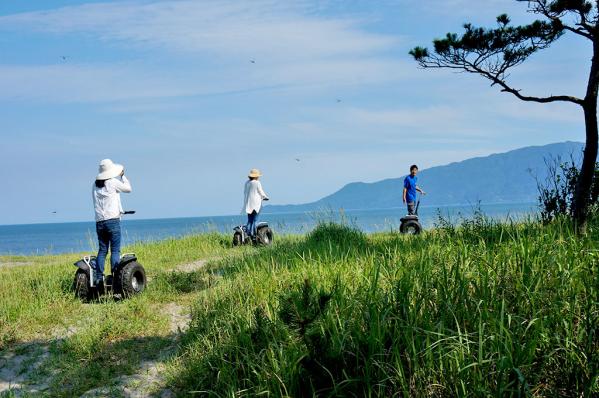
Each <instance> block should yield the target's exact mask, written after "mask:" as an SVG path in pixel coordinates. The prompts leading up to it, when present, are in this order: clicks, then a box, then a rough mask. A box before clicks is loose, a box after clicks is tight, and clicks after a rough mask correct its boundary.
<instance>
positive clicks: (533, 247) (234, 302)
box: [171, 217, 599, 397]
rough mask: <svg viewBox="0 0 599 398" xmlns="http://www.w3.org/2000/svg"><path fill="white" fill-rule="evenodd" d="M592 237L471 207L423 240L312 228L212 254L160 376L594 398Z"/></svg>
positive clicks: (266, 387) (231, 383)
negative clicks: (184, 330)
mask: <svg viewBox="0 0 599 398" xmlns="http://www.w3.org/2000/svg"><path fill="white" fill-rule="evenodd" d="M598 232H599V231H598V228H597V223H595V224H593V227H592V228H591V229H590V233H589V235H588V236H587V237H586V238H582V239H581V238H579V237H577V236H576V235H575V234H574V233H573V232H572V230H571V229H570V227H569V225H568V224H567V223H566V222H560V221H557V222H555V223H553V224H551V225H549V226H542V225H540V224H538V223H535V222H527V223H520V224H500V223H496V222H493V221H490V220H487V219H485V218H484V217H482V218H479V219H478V220H474V221H472V222H470V223H465V224H464V225H462V226H461V227H458V228H445V229H443V228H440V229H437V230H435V231H433V232H430V233H427V234H425V235H423V236H420V237H404V236H398V235H393V234H382V235H380V234H379V235H372V236H366V235H364V234H362V233H361V232H359V231H357V230H356V229H354V228H352V227H350V226H340V225H335V224H322V225H320V226H319V227H317V228H316V229H315V230H314V231H313V232H312V233H310V234H309V235H307V236H306V237H305V238H304V239H297V240H295V241H293V242H286V243H284V244H281V245H278V246H276V247H274V248H272V249H266V250H264V251H262V252H260V253H258V254H252V255H246V256H244V257H240V258H235V259H233V260H224V261H223V263H222V267H223V269H224V275H225V279H224V280H223V281H222V282H221V283H220V284H219V285H218V286H216V287H215V288H213V289H210V290H207V291H205V292H204V294H203V295H202V296H201V297H200V299H199V301H198V302H197V304H196V307H195V311H194V318H193V323H192V327H191V329H190V331H189V333H188V334H187V336H186V338H185V344H186V345H185V349H184V350H183V351H182V356H181V358H180V359H179V360H178V361H177V362H176V363H175V364H174V365H173V367H172V368H171V375H172V383H173V384H174V385H175V386H176V387H177V388H178V389H179V390H180V391H181V392H185V393H187V392H195V393H200V394H205V395H206V396H208V395H210V396H223V397H224V396H237V395H248V396H249V395H252V396H254V395H258V394H266V395H269V396H312V395H323V396H393V395H396V396H406V397H408V396H498V397H499V396H501V397H503V396H593V395H594V394H598V393H599V386H598V384H597V383H598V382H597V369H598V363H599V362H598V360H599V345H598V338H597V331H598V328H599V327H598V317H599V313H598V311H599V310H598V288H599V274H598V271H597V263H598V260H599V257H598V256H597V252H596V250H597V249H598V242H599V239H598V238H599V233H598Z"/></svg>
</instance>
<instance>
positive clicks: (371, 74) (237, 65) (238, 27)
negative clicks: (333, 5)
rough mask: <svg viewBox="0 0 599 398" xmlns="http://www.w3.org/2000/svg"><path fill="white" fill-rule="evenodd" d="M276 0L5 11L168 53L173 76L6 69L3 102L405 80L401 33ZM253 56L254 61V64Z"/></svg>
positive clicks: (143, 64) (151, 71) (148, 67)
mask: <svg viewBox="0 0 599 398" xmlns="http://www.w3.org/2000/svg"><path fill="white" fill-rule="evenodd" d="M303 7H304V6H303V2H292V3H287V2H286V3H282V2H275V1H268V0H259V1H255V2H251V3H249V2H245V1H241V0H230V1H201V2H199V1H168V2H164V1H161V2H149V3H148V2H115V3H92V4H85V5H80V6H73V7H64V8H59V9H55V10H50V11H36V12H29V13H22V14H14V15H8V16H3V17H0V30H7V31H18V32H20V31H27V32H31V31H33V32H42V33H51V34H55V35H81V34H88V35H91V36H92V37H97V38H99V39H100V40H102V41H104V42H106V44H107V45H115V44H117V45H119V46H128V47H130V46H133V47H139V48H149V49H151V50H155V51H161V53H160V55H158V57H159V58H160V59H161V60H163V61H164V60H165V59H170V58H171V57H172V64H170V65H167V66H166V68H167V70H168V74H165V73H164V69H161V66H160V65H157V64H152V61H151V59H152V57H148V56H147V55H146V56H145V57H144V61H139V60H136V61H132V62H127V61H125V60H121V61H120V62H119V63H118V64H110V65H108V64H102V65H97V64H91V65H86V64H75V63H73V61H69V64H64V65H38V66H14V65H12V66H7V65H5V66H1V65H0V72H1V73H0V99H13V98H21V99H34V100H44V101H58V102H94V101H100V102H102V101H122V100H130V99H151V98H160V97H173V96H187V95H213V94H219V95H221V94H226V93H230V92H239V91H252V90H270V89H279V90H280V89H297V88H299V87H305V86H313V87H311V88H312V89H313V90H317V89H321V88H323V87H331V86H338V85H364V84H373V83H379V82H385V81H390V80H394V79H397V78H398V77H399V76H400V73H401V67H400V63H399V62H397V61H396V60H392V59H391V58H390V57H388V56H387V55H384V52H387V51H388V50H389V49H391V48H392V47H393V46H394V45H395V44H397V39H396V38H394V37H392V36H386V35H381V34H374V33H369V32H366V31H365V30H364V29H362V27H361V25H360V21H358V20H355V19H346V18H342V17H337V18H332V17H329V18H324V17H319V16H315V15H311V14H310V13H308V12H304V11H305V10H304V8H303ZM250 60H253V61H255V63H251V62H250Z"/></svg>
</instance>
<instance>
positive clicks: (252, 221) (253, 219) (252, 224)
mask: <svg viewBox="0 0 599 398" xmlns="http://www.w3.org/2000/svg"><path fill="white" fill-rule="evenodd" d="M259 215H260V213H258V212H257V211H256V210H254V211H253V212H252V213H251V214H248V223H247V225H246V226H245V229H246V230H247V233H248V235H250V236H251V237H255V236H256V226H257V225H258V216H259Z"/></svg>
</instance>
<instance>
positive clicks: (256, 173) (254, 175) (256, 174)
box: [248, 169, 262, 178]
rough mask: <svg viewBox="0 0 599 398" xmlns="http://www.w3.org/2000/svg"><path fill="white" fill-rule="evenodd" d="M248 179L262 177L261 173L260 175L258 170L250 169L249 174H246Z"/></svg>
mask: <svg viewBox="0 0 599 398" xmlns="http://www.w3.org/2000/svg"><path fill="white" fill-rule="evenodd" d="M248 177H251V178H256V177H262V173H260V170H258V169H251V170H250V173H249V174H248Z"/></svg>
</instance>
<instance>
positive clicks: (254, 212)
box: [243, 169, 268, 239]
mask: <svg viewBox="0 0 599 398" xmlns="http://www.w3.org/2000/svg"><path fill="white" fill-rule="evenodd" d="M261 176H262V173H260V170H258V169H251V170H250V173H249V174H248V181H247V182H246V183H245V189H244V194H243V196H244V204H243V211H245V212H246V214H247V215H248V223H247V225H246V230H247V233H248V234H249V235H250V237H251V238H252V239H256V225H257V224H258V215H259V214H260V209H261V208H262V201H263V200H268V196H267V195H266V193H264V190H263V189H262V184H261V183H260V181H259V178H260V177H261Z"/></svg>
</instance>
